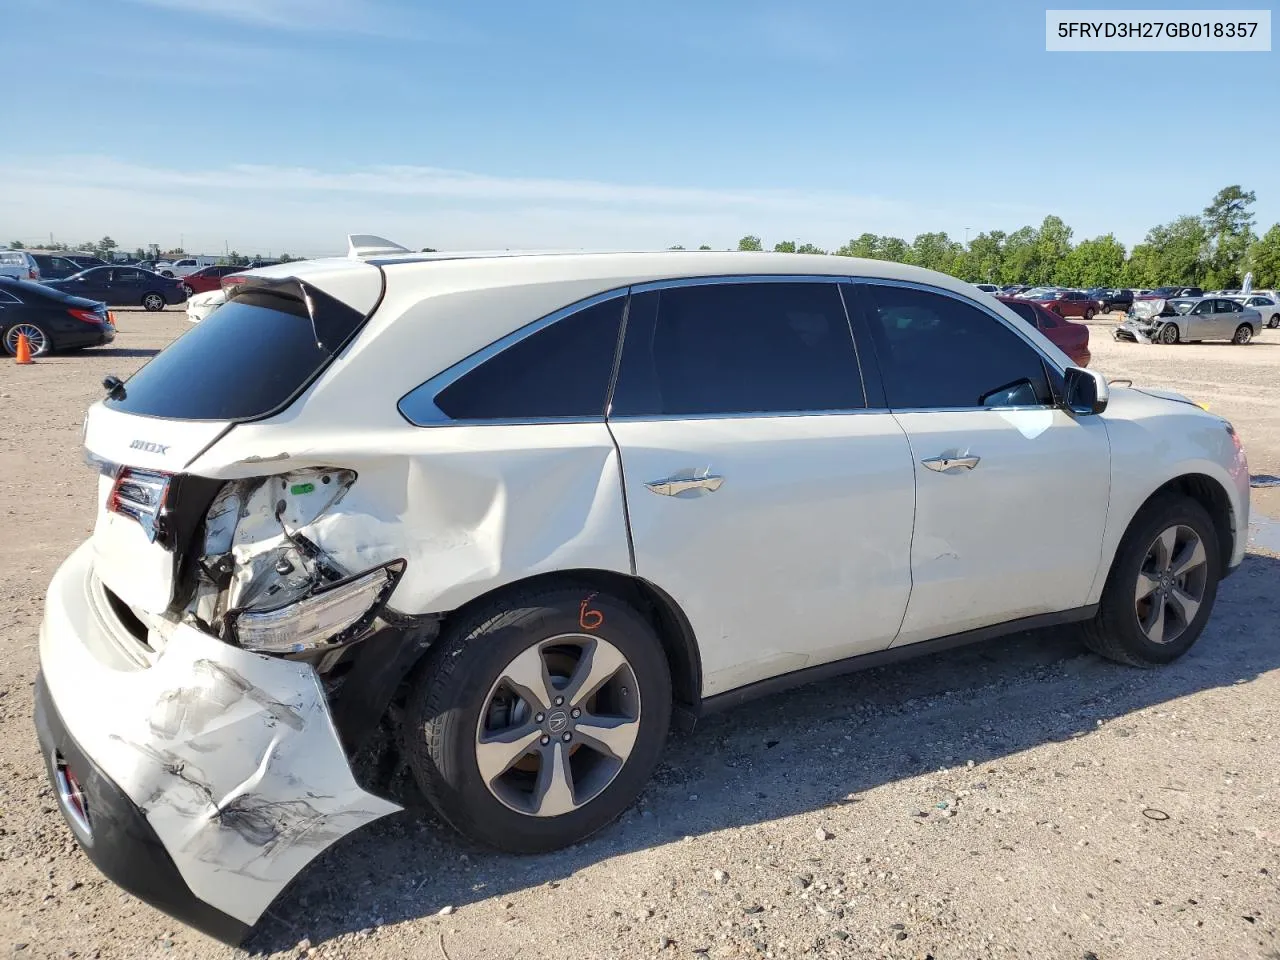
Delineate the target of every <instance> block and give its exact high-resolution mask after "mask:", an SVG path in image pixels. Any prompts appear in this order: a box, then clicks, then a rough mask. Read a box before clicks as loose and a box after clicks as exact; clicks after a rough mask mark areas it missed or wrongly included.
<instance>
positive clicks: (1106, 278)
mask: <svg viewBox="0 0 1280 960" xmlns="http://www.w3.org/2000/svg"><path fill="white" fill-rule="evenodd" d="M1124 253H1125V252H1124V244H1122V243H1121V242H1120V241H1119V240H1117V239H1116V238H1115V235H1114V234H1110V233H1108V234H1105V235H1104V236H1101V237H1095V238H1094V239H1092V240H1081V241H1080V243H1079V244H1077V245H1076V246H1075V247H1074V248H1073V249H1072V250H1071V252H1070V253H1068V254H1067V255H1066V256H1065V257H1063V258H1062V262H1061V263H1059V264H1058V269H1057V272H1056V273H1055V275H1054V279H1055V281H1056V282H1057V283H1061V284H1065V285H1067V286H1072V287H1086V288H1087V287H1114V286H1116V285H1117V284H1119V283H1120V275H1121V273H1122V272H1123V271H1124V263H1125V256H1124Z"/></svg>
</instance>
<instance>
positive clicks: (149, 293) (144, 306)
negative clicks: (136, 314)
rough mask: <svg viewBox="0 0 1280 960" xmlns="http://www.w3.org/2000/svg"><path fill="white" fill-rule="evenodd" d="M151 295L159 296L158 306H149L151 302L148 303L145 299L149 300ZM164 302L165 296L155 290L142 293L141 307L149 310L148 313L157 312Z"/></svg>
mask: <svg viewBox="0 0 1280 960" xmlns="http://www.w3.org/2000/svg"><path fill="white" fill-rule="evenodd" d="M152 297H159V298H160V306H158V307H153V306H151V304H149V303H148V302H147V301H148V300H150V299H151V298H152ZM165 302H166V301H165V298H164V294H161V293H156V292H154V291H151V292H148V293H144V294H143V295H142V309H144V310H146V311H147V312H149V313H159V312H160V311H161V310H163V309H164V306H165Z"/></svg>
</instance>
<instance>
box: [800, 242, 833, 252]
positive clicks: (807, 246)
mask: <svg viewBox="0 0 1280 960" xmlns="http://www.w3.org/2000/svg"><path fill="white" fill-rule="evenodd" d="M826 252H827V251H825V250H823V249H822V248H821V247H820V246H818V245H817V244H816V243H802V244H800V246H798V247H796V253H823V254H825V253H826Z"/></svg>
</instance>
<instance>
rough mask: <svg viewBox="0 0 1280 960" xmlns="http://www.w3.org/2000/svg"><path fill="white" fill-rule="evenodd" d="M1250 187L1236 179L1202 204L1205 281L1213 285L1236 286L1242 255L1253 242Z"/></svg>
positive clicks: (1251, 193)
mask: <svg viewBox="0 0 1280 960" xmlns="http://www.w3.org/2000/svg"><path fill="white" fill-rule="evenodd" d="M1255 199H1256V198H1255V195H1254V192H1253V191H1252V190H1244V189H1241V187H1240V185H1239V184H1238V183H1235V184H1232V185H1231V186H1229V187H1223V188H1222V189H1221V190H1219V191H1218V193H1217V195H1216V196H1214V198H1213V200H1212V202H1210V204H1209V205H1208V206H1207V207H1205V208H1204V229H1205V234H1206V239H1207V250H1206V259H1207V261H1208V264H1207V270H1206V271H1205V283H1206V285H1208V286H1213V287H1218V288H1222V287H1238V286H1239V285H1240V280H1241V275H1242V274H1243V273H1244V262H1245V258H1246V257H1247V256H1248V253H1249V245H1250V244H1251V243H1252V242H1253V240H1254V236H1253V229H1252V228H1253V212H1252V211H1251V210H1250V209H1249V208H1250V207H1251V206H1252V205H1253V202H1254V200H1255Z"/></svg>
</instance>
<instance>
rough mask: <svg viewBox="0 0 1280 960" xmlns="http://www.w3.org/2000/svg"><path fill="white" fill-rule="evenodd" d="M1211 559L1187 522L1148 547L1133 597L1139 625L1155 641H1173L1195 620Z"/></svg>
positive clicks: (1157, 538)
mask: <svg viewBox="0 0 1280 960" xmlns="http://www.w3.org/2000/svg"><path fill="white" fill-rule="evenodd" d="M1208 559H1209V558H1208V556H1207V555H1206V553H1205V549H1204V542H1203V541H1202V540H1201V539H1200V536H1199V534H1197V533H1196V532H1195V531H1194V530H1192V529H1191V528H1190V527H1188V526H1186V525H1184V524H1177V525H1175V526H1172V527H1168V528H1167V529H1165V530H1164V531H1163V532H1162V533H1161V534H1160V535H1159V536H1157V537H1156V538H1155V540H1153V541H1152V543H1151V546H1150V547H1148V548H1147V553H1146V556H1145V557H1143V560H1142V566H1141V567H1140V568H1139V569H1138V582H1137V585H1136V587H1135V589H1134V595H1133V599H1134V613H1135V615H1136V616H1137V618H1138V626H1139V628H1140V629H1141V630H1142V632H1143V633H1144V634H1145V635H1146V637H1147V639H1148V640H1150V641H1151V642H1152V643H1160V644H1165V643H1173V642H1174V641H1175V640H1177V639H1178V638H1179V637H1180V636H1182V634H1183V633H1184V632H1186V630H1187V628H1188V627H1189V626H1190V625H1191V622H1192V621H1193V620H1195V618H1196V614H1197V613H1198V612H1199V610H1200V605H1201V604H1202V603H1203V602H1204V593H1205V587H1206V585H1207V584H1208V580H1209V564H1208Z"/></svg>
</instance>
